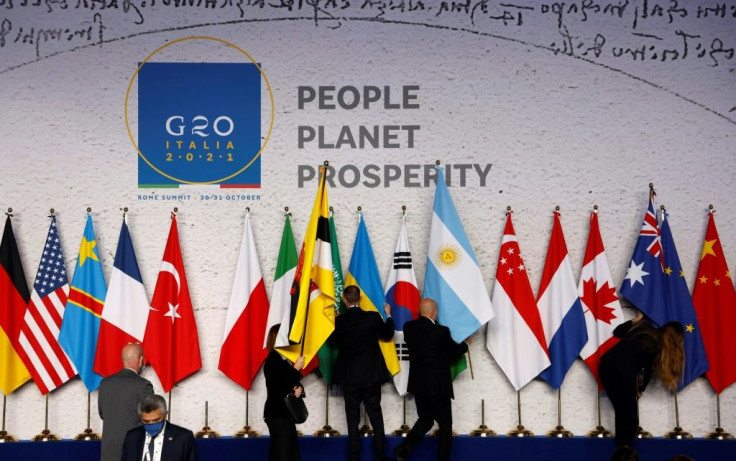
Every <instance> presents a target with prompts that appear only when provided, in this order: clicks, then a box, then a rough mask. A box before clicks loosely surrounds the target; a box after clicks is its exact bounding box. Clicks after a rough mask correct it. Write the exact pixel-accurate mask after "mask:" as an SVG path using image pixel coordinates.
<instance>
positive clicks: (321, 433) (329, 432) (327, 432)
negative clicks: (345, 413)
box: [314, 424, 340, 438]
mask: <svg viewBox="0 0 736 461" xmlns="http://www.w3.org/2000/svg"><path fill="white" fill-rule="evenodd" d="M314 436H315V437H323V438H332V437H340V431H338V430H336V429H333V428H332V426H330V425H329V424H325V425H324V426H322V429H320V430H318V431H317V432H315V433H314Z"/></svg>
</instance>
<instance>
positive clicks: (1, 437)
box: [0, 208, 720, 443]
mask: <svg viewBox="0 0 736 461" xmlns="http://www.w3.org/2000/svg"><path fill="white" fill-rule="evenodd" d="M12 211H13V209H12V208H8V212H12ZM7 399H8V398H7V397H6V396H5V395H3V428H2V429H1V430H0V443H10V442H17V441H18V439H16V438H15V437H14V436H12V435H10V434H8V432H7V431H6V430H5V405H6V404H7ZM719 415H720V413H719ZM719 425H720V424H719Z"/></svg>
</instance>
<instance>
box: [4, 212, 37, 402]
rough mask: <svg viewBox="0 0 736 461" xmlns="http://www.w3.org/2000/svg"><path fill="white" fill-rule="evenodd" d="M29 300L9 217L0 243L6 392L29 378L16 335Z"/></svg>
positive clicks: (18, 334)
mask: <svg viewBox="0 0 736 461" xmlns="http://www.w3.org/2000/svg"><path fill="white" fill-rule="evenodd" d="M29 299H30V294H29V292H28V285H27V284H26V277H25V274H24V273H23V264H22V263H21V261H20V255H19V254H18V245H17V244H16V243H15V235H14V234H13V225H12V224H11V223H10V217H9V216H8V218H7V219H6V220H5V231H4V232H3V239H2V242H1V243H0V388H1V389H2V391H3V394H5V395H8V394H10V393H11V392H13V391H14V390H16V389H17V388H19V387H20V386H21V385H22V384H23V383H25V382H26V381H28V380H29V379H31V374H30V373H29V372H28V369H26V367H25V365H23V360H21V357H20V356H19V355H18V354H19V353H23V349H22V348H21V347H20V344H19V343H18V338H19V337H20V329H21V327H22V326H23V316H24V315H25V312H26V308H27V306H28V300H29Z"/></svg>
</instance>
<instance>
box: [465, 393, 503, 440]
mask: <svg viewBox="0 0 736 461" xmlns="http://www.w3.org/2000/svg"><path fill="white" fill-rule="evenodd" d="M470 435H471V436H472V437H495V436H496V435H497V434H496V432H495V431H493V430H491V429H488V426H486V400H485V399H480V426H478V429H475V430H472V431H470Z"/></svg>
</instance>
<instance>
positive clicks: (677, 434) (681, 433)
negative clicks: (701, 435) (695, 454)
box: [664, 426, 693, 440]
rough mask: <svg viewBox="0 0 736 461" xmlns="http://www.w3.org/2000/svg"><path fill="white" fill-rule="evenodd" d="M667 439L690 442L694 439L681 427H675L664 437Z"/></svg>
mask: <svg viewBox="0 0 736 461" xmlns="http://www.w3.org/2000/svg"><path fill="white" fill-rule="evenodd" d="M664 438H665V439H674V440H689V439H692V438H693V435H692V434H691V433H689V432H687V431H685V430H683V429H682V428H681V427H680V426H677V427H675V428H674V429H672V430H671V431H669V432H668V433H666V434H665V435H664Z"/></svg>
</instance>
